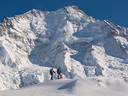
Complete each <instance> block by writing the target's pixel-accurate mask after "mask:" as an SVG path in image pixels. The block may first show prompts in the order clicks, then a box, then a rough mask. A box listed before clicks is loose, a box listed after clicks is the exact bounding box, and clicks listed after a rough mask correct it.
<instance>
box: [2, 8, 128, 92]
mask: <svg viewBox="0 0 128 96" xmlns="http://www.w3.org/2000/svg"><path fill="white" fill-rule="evenodd" d="M127 34H128V28H124V27H120V26H119V25H116V24H114V23H112V22H110V21H108V20H103V21H100V20H95V19H94V18H92V17H90V16H87V15H86V14H85V13H84V12H83V11H81V10H80V9H79V8H78V7H76V6H68V7H64V8H61V9H59V10H56V11H52V12H49V11H39V10H35V9H33V10H31V11H29V12H27V13H24V14H22V15H15V16H14V17H10V18H8V17H7V18H5V19H4V20H3V22H2V23H0V52H1V55H0V67H1V70H0V81H1V82H0V90H5V89H11V88H14V89H15V88H19V87H23V86H28V85H32V84H37V83H41V82H44V81H47V80H49V78H50V76H49V69H50V68H51V67H53V68H54V69H55V70H56V69H57V68H58V67H61V69H62V73H63V77H64V78H81V77H92V76H104V77H119V78H124V77H127V75H128V74H127V71H128V65H127V64H128V59H127V58H128V41H127V40H128V37H127ZM54 76H55V77H54V78H56V74H55V75H54Z"/></svg>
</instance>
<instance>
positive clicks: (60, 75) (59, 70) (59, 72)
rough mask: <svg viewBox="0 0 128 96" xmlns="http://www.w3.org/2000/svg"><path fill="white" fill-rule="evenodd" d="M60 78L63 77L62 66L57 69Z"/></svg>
mask: <svg viewBox="0 0 128 96" xmlns="http://www.w3.org/2000/svg"><path fill="white" fill-rule="evenodd" d="M57 74H58V79H61V78H62V74H61V69H60V67H59V68H58V69H57Z"/></svg>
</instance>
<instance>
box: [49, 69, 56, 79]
mask: <svg viewBox="0 0 128 96" xmlns="http://www.w3.org/2000/svg"><path fill="white" fill-rule="evenodd" d="M53 73H55V71H54V70H53V68H52V69H50V75H51V80H53Z"/></svg>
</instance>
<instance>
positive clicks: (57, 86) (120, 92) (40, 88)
mask: <svg viewBox="0 0 128 96" xmlns="http://www.w3.org/2000/svg"><path fill="white" fill-rule="evenodd" d="M127 94H128V82H127V78H125V79H123V78H105V77H91V78H90V77H87V78H81V79H72V80H70V79H64V80H53V81H49V82H45V83H43V84H37V85H33V86H29V87H26V88H21V89H18V90H9V91H3V92H0V95H1V96H10V95H12V96H42V95H43V96H85V95H86V96H127Z"/></svg>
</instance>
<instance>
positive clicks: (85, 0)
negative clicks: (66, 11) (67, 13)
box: [0, 0, 128, 27]
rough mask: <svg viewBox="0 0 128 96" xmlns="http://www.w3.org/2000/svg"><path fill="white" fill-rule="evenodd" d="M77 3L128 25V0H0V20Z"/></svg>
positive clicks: (100, 16)
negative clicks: (33, 10) (32, 11)
mask: <svg viewBox="0 0 128 96" xmlns="http://www.w3.org/2000/svg"><path fill="white" fill-rule="evenodd" d="M68 5H76V6H78V7H79V9H81V10H83V11H84V12H85V13H86V14H87V15H89V16H92V17H93V18H95V19H99V20H109V21H111V22H114V23H115V24H118V25H120V26H122V27H128V0H0V22H1V21H2V20H3V19H4V18H6V17H13V16H14V15H19V14H23V13H25V12H27V11H29V10H31V9H38V10H41V11H55V10H57V9H59V8H63V7H64V6H68Z"/></svg>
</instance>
